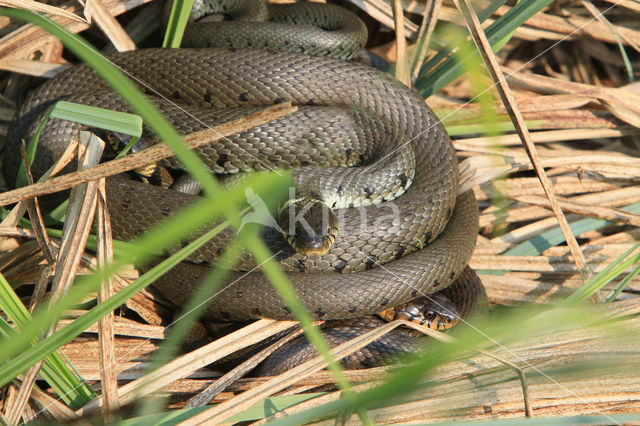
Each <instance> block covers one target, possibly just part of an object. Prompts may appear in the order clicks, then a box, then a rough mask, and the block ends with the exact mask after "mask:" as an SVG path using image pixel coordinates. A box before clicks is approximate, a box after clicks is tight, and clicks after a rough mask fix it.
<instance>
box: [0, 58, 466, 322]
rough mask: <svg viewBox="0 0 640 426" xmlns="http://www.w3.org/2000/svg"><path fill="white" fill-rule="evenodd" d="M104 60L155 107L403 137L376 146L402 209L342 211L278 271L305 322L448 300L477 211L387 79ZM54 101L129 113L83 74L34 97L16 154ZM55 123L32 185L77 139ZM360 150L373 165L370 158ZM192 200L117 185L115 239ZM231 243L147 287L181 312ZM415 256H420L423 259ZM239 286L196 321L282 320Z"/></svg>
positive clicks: (423, 120)
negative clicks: (323, 113) (394, 168)
mask: <svg viewBox="0 0 640 426" xmlns="http://www.w3.org/2000/svg"><path fill="white" fill-rule="evenodd" d="M111 60H112V61H113V62H114V63H115V64H116V65H117V66H118V67H120V68H122V69H123V70H125V71H126V72H127V73H128V74H130V75H132V76H135V77H136V78H138V79H140V80H141V81H144V83H145V84H147V85H149V87H152V88H153V89H154V90H155V91H157V92H158V93H159V94H160V95H161V96H163V97H166V98H169V99H172V100H174V101H176V102H180V103H181V105H182V104H184V105H186V108H194V109H198V108H200V109H202V108H211V107H214V108H247V107H249V108H250V107H256V106H263V105H270V104H273V103H277V102H282V101H291V102H293V103H294V104H296V105H300V106H303V107H319V108H322V107H331V108H334V107H340V108H345V109H346V110H357V111H365V112H366V115H367V116H371V117H375V118H376V119H377V120H379V122H380V123H381V124H380V125H381V126H382V127H385V128H387V129H391V130H389V132H390V133H391V134H393V135H400V136H401V137H399V138H397V140H396V144H397V145H396V146H395V147H393V146H392V147H388V146H387V147H386V151H384V152H394V151H396V150H397V149H396V148H401V149H404V148H405V147H406V146H408V147H410V148H411V150H412V151H413V155H414V158H415V171H414V176H413V182H412V184H411V185H410V186H409V187H408V189H406V192H405V193H404V194H403V195H402V196H400V197H399V198H398V199H396V200H394V201H392V202H389V203H392V204H393V205H394V206H395V207H394V209H395V210H394V214H386V215H385V214H384V213H381V212H383V210H382V207H381V206H385V205H386V204H389V203H382V204H380V205H378V206H365V207H361V208H359V209H347V210H346V212H345V214H344V226H343V227H342V228H341V229H340V234H339V236H338V237H337V239H336V241H335V243H334V246H333V247H332V248H331V250H330V251H329V252H328V253H327V254H325V255H323V256H318V255H313V256H309V257H308V258H305V259H301V258H300V257H299V256H297V255H295V254H294V255H291V256H288V257H287V258H285V259H283V260H282V262H281V264H282V266H283V268H284V269H285V270H286V271H287V274H288V276H289V279H290V280H291V282H292V284H293V285H294V287H295V288H296V290H297V292H298V294H299V296H300V298H301V299H302V301H303V303H304V304H305V306H306V307H307V309H308V310H309V311H310V312H311V314H312V315H313V316H314V317H315V318H317V319H345V318H355V317H359V316H363V315H368V314H372V313H375V312H377V311H380V310H382V309H385V308H387V307H391V306H394V305H398V304H402V303H405V302H407V301H409V300H411V299H413V298H415V297H417V296H420V295H423V294H430V293H434V292H436V291H438V290H440V289H442V288H445V287H447V286H449V285H450V284H451V283H452V282H453V281H454V279H455V278H456V277H457V276H458V274H459V273H461V271H462V270H463V269H464V268H465V266H466V264H467V261H468V259H469V258H470V256H471V253H472V251H473V247H474V244H475V238H476V234H477V207H476V204H475V199H474V197H473V195H472V194H470V193H467V194H463V195H461V196H460V197H457V165H456V159H455V155H454V150H453V147H452V145H451V142H450V140H449V137H448V136H447V134H446V132H445V130H444V129H443V128H442V126H441V124H440V123H439V122H438V121H437V119H436V118H435V116H434V115H433V113H432V112H431V111H430V109H429V108H428V107H427V106H426V105H425V104H424V101H423V100H422V99H421V98H420V96H419V95H418V94H417V93H415V92H413V91H411V90H409V89H407V88H406V87H404V86H401V85H400V84H399V83H397V82H396V81H394V80H393V79H391V78H390V77H388V76H386V75H384V74H382V73H380V72H378V71H376V70H373V69H371V68H369V67H365V66H361V65H356V64H352V63H348V62H344V61H341V60H334V59H327V58H318V57H313V56H309V55H303V54H296V53H285V52H273V51H260V50H233V49H232V50H228V49H179V50H167V49H148V50H140V51H136V52H128V53H121V54H117V55H114V56H112V57H111ZM96 93H98V94H100V96H96ZM58 99H67V100H74V101H76V102H81V103H83V101H86V102H84V103H88V104H91V103H93V102H99V103H100V104H101V105H105V104H107V105H108V104H113V105H115V106H119V109H123V110H126V109H127V108H126V107H125V106H123V102H122V100H121V99H120V98H119V97H118V96H117V95H116V94H115V93H113V92H111V91H110V90H109V89H108V88H107V87H106V85H105V84H104V83H103V82H102V81H101V80H100V78H99V77H98V76H97V75H96V74H95V73H94V72H93V71H91V70H90V69H89V68H88V67H86V66H84V65H80V66H76V67H74V68H73V69H71V70H69V71H68V72H66V73H65V74H64V75H61V76H59V77H56V78H54V79H52V80H50V81H48V82H47V83H45V84H44V85H42V86H41V87H40V88H38V89H36V91H34V92H33V93H32V94H31V96H30V97H29V99H28V100H27V102H26V103H25V104H24V105H23V107H22V109H21V110H20V112H19V116H18V119H17V123H18V125H16V126H14V130H12V132H13V133H12V138H13V139H14V142H13V144H14V145H15V139H19V138H20V137H22V136H24V134H25V132H26V133H28V132H29V130H28V128H29V126H31V128H32V130H33V126H34V122H35V120H36V117H38V116H39V115H41V113H42V111H43V110H44V109H46V107H48V105H50V104H51V102H53V101H55V100H58ZM160 103H161V101H158V104H160ZM166 108H168V110H171V108H172V107H170V106H167V107H166ZM56 121H57V120H54V121H53V122H52V123H51V124H50V125H48V126H47V127H48V128H49V129H47V130H46V132H48V134H49V135H50V137H48V138H47V139H46V140H43V144H42V145H41V146H39V148H38V154H37V156H38V158H39V160H38V161H36V163H35V164H34V169H35V174H36V175H39V174H41V173H42V172H43V171H44V170H46V167H48V165H49V164H50V163H51V161H52V158H55V157H56V155H59V153H60V152H62V150H63V149H64V144H65V143H66V141H68V139H69V137H70V134H71V133H72V132H74V131H77V126H74V125H65V124H63V123H60V122H56ZM178 124H179V123H178ZM178 127H179V130H180V131H182V132H186V131H187V130H188V129H187V127H188V125H182V127H180V125H179V126H178ZM249 139H251V138H249ZM11 143H12V142H11V141H10V144H11ZM260 143H262V142H260ZM249 148H251V147H249V146H245V147H240V148H238V147H236V146H233V145H231V146H226V147H225V149H226V151H224V152H223V153H225V154H224V156H223V155H222V154H221V153H215V152H213V151H209V150H210V149H213V148H211V147H207V148H204V149H203V150H202V151H201V152H200V155H201V158H202V159H203V160H204V161H205V162H208V164H210V166H211V168H212V169H213V170H215V169H216V167H218V168H219V166H220V164H223V166H224V165H225V164H226V163H234V164H235V166H239V168H241V169H242V168H249V169H254V170H255V169H260V168H261V167H260V166H258V165H257V164H258V163H255V164H249V165H248V166H246V167H245V166H244V165H242V164H240V165H238V164H236V160H237V159H239V158H240V159H241V158H242V157H243V156H244V155H243V154H242V153H243V152H246V151H247V150H248V149H249ZM269 148H271V147H269ZM370 148H371V149H370V150H373V151H375V149H377V150H378V153H379V152H380V148H379V147H377V148H376V147H375V146H374V147H370ZM374 148H375V149H374ZM252 149H253V148H252ZM274 149H275V150H276V151H277V148H274ZM301 150H302V148H296V146H295V144H291V145H290V146H287V148H286V149H285V150H284V154H286V155H283V156H280V157H277V156H275V154H271V155H270V156H262V157H260V159H261V161H260V162H259V163H262V162H265V163H268V164H269V165H270V166H275V167H280V166H283V165H284V166H287V164H283V163H284V161H283V159H285V158H292V159H291V160H290V163H292V165H294V166H295V165H299V164H304V163H303V160H300V159H295V154H299V155H301V156H302V157H303V158H308V157H309V155H307V154H306V153H305V152H296V151H301ZM16 151H17V150H16V149H15V147H14V148H13V149H11V148H9V149H8V150H7V161H6V162H5V167H4V171H5V175H6V176H7V179H8V181H11V179H12V178H14V177H15V172H16V170H15V164H18V162H17V161H16V158H17V153H16ZM359 155H360V154H358V156H359ZM363 155H364V154H363ZM231 156H233V160H232V159H230V157H231ZM276 157H277V160H274V158H276ZM385 158H386V157H385V156H384V155H383V156H378V157H376V156H375V153H374V154H373V157H372V159H370V160H368V161H370V162H371V163H373V164H376V161H382V162H384V161H385ZM237 161H239V160H237ZM235 166H234V167H235ZM309 168H310V169H315V168H313V167H309ZM354 169H356V170H358V173H362V172H364V173H366V172H367V169H368V168H367V167H366V164H364V165H363V167H359V168H354ZM317 170H320V171H321V170H322V169H317ZM349 173H352V174H353V173H355V172H353V171H350V172H349ZM344 176H345V175H340V174H335V173H326V172H325V174H324V175H323V174H322V172H320V178H319V180H320V181H322V180H323V179H324V182H325V183H326V184H327V185H329V188H331V190H336V191H338V190H339V187H340V183H339V180H340V179H345V177H344ZM334 178H335V179H336V180H337V181H336V180H332V179H334ZM456 199H457V202H456ZM192 200H193V198H192V197H191V196H187V195H184V194H178V193H175V192H174V191H170V190H164V189H161V188H154V187H149V186H148V185H144V184H141V183H137V182H128V181H122V180H117V179H114V180H112V181H111V182H110V183H109V210H110V213H111V215H112V220H113V228H114V233H115V236H116V238H121V239H128V238H129V237H131V236H133V235H136V234H137V233H139V232H141V231H142V230H144V229H146V228H148V227H149V226H150V225H151V224H153V223H154V222H156V221H157V220H158V219H161V218H163V217H165V216H166V210H167V209H169V210H170V211H174V210H176V209H178V208H180V207H181V206H184V205H186V204H188V203H189V202H190V201H192ZM454 206H455V209H454ZM362 212H365V215H364V217H365V218H364V219H362V217H363V215H362ZM228 237H230V233H223V235H221V236H220V238H219V239H217V240H216V241H213V242H212V243H210V244H209V245H208V246H206V247H204V248H203V249H202V250H200V251H199V252H198V253H196V254H195V255H194V258H193V259H192V260H193V261H194V262H195V263H190V264H189V263H187V264H183V265H181V267H180V269H179V270H176V269H174V270H173V271H171V272H170V273H169V274H167V275H165V276H164V277H163V278H162V279H161V280H160V281H159V282H157V283H156V284H155V286H156V287H157V288H159V289H160V290H161V291H162V292H163V293H164V294H165V295H166V296H167V297H168V298H169V299H170V300H172V301H174V302H176V303H178V304H182V303H184V302H185V301H186V300H187V299H188V297H189V295H190V294H191V293H192V292H193V289H194V288H195V286H196V285H197V283H199V282H200V280H201V279H202V278H203V277H204V274H206V273H207V272H208V267H207V266H205V265H200V264H197V263H199V262H203V261H213V260H214V259H215V256H217V255H218V253H219V250H220V248H221V246H220V245H221V244H224V238H228ZM269 238H271V240H272V241H271V242H272V244H273V245H274V246H275V247H276V248H277V247H278V244H282V241H281V240H282V238H276V237H273V236H271V237H269ZM269 238H267V239H268V240H269ZM422 246H425V247H424V249H422V250H420V248H421V247H422ZM378 264H383V265H382V266H378ZM323 272H325V273H323ZM240 277H242V278H241V279H239V278H240ZM236 279H239V280H238V281H236V282H235V283H234V285H233V286H231V287H229V288H227V289H225V290H224V291H222V292H221V293H220V294H218V295H217V296H216V297H215V298H213V299H212V301H211V303H210V304H209V305H208V308H207V314H208V315H209V316H210V317H214V318H220V319H225V320H247V319H252V318H259V317H268V318H274V319H291V318H292V317H291V314H290V312H289V310H288V308H287V307H286V306H284V305H283V303H282V301H281V300H280V298H279V296H278V295H277V293H276V292H275V291H274V290H273V288H272V287H271V285H270V283H269V282H268V281H267V279H266V278H265V277H264V276H263V275H261V274H259V273H251V274H248V275H246V274H243V273H236V274H235V276H233V277H232V281H235V280H236Z"/></svg>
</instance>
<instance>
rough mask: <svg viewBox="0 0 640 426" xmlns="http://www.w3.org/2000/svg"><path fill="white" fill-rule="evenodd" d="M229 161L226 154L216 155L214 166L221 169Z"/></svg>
mask: <svg viewBox="0 0 640 426" xmlns="http://www.w3.org/2000/svg"><path fill="white" fill-rule="evenodd" d="M228 160H229V156H228V155H227V154H220V155H218V159H217V160H216V164H217V165H218V166H220V167H222V168H224V166H225V164H226V163H227V161H228Z"/></svg>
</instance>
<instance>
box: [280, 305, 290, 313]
mask: <svg viewBox="0 0 640 426" xmlns="http://www.w3.org/2000/svg"><path fill="white" fill-rule="evenodd" d="M282 310H283V311H285V312H286V313H287V314H290V313H291V309H290V308H289V307H288V306H287V305H284V306H283V307H282Z"/></svg>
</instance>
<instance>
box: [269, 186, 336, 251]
mask: <svg viewBox="0 0 640 426" xmlns="http://www.w3.org/2000/svg"><path fill="white" fill-rule="evenodd" d="M278 224H279V225H280V228H281V229H282V234H283V235H284V237H285V238H286V239H287V241H288V242H289V244H290V245H291V247H293V249H294V250H295V251H297V252H298V253H300V254H302V255H304V256H308V255H311V254H317V255H323V254H325V253H327V252H328V251H329V249H330V248H331V246H332V245H333V242H334V241H335V239H336V236H337V235H338V219H337V218H336V216H335V214H334V212H333V211H332V210H331V208H330V207H329V206H327V204H325V202H324V201H323V200H322V197H321V196H320V195H318V194H316V193H314V192H309V193H303V194H302V195H301V196H300V197H298V198H295V199H290V200H288V201H287V202H286V203H285V205H284V207H282V209H281V210H280V214H279V216H278Z"/></svg>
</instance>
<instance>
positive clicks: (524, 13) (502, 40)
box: [415, 0, 551, 98]
mask: <svg viewBox="0 0 640 426" xmlns="http://www.w3.org/2000/svg"><path fill="white" fill-rule="evenodd" d="M550 3H551V0H530V1H526V0H523V1H521V2H519V3H518V4H516V5H515V6H514V7H513V8H511V9H510V10H509V11H508V12H507V13H505V14H504V15H502V16H501V17H500V18H498V19H496V21H495V22H494V23H493V24H491V25H490V26H489V27H488V28H487V29H486V31H485V33H486V36H487V39H488V40H489V43H490V44H491V46H492V48H493V50H494V51H498V50H499V49H500V47H502V46H504V44H506V42H507V41H508V40H509V38H510V37H511V35H512V34H513V32H514V31H515V30H516V29H517V28H518V27H519V26H521V25H522V24H523V23H524V22H525V21H526V20H527V19H529V18H530V17H532V16H533V15H535V14H536V13H538V12H539V11H541V10H542V9H544V8H545V7H547V6H548V5H549V4H550ZM465 44H468V45H469V46H470V47H471V46H472V42H471V41H467V42H465ZM436 56H437V55H436ZM435 59H436V58H433V61H435ZM442 59H443V58H442V56H441V57H440V58H439V59H438V61H440V60H442ZM469 60H471V61H474V63H476V64H480V57H479V56H478V54H477V52H475V51H474V53H473V56H472V57H471V59H469ZM435 63H437V62H432V61H429V62H427V63H426V64H425V65H424V66H423V67H422V69H421V72H420V74H419V76H418V79H417V80H416V84H415V86H416V88H417V89H418V90H419V91H420V93H422V96H424V97H425V98H426V97H428V96H430V95H432V94H433V93H436V92H437V91H439V90H440V89H442V88H443V87H444V86H446V85H447V84H449V83H451V82H452V81H453V80H455V79H456V78H458V77H459V76H461V75H462V73H463V71H464V68H463V66H462V65H461V63H460V61H459V60H458V58H457V57H456V56H455V55H453V56H451V57H449V58H448V59H447V60H445V61H444V62H443V63H442V64H440V65H439V66H438V67H436V68H435V69H433V70H432V71H431V72H428V71H427V70H428V69H429V67H430V66H433V64H435ZM427 72H428V74H427Z"/></svg>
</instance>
